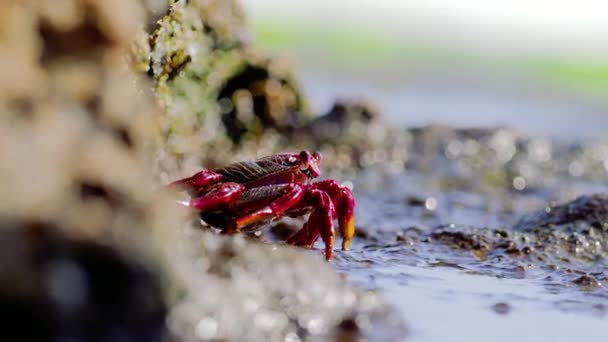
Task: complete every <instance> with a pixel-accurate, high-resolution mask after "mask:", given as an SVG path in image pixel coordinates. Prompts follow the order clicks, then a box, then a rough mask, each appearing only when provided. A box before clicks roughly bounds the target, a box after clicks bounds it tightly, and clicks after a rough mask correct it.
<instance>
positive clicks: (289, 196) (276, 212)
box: [234, 183, 306, 232]
mask: <svg viewBox="0 0 608 342" xmlns="http://www.w3.org/2000/svg"><path fill="white" fill-rule="evenodd" d="M305 193H306V191H305V189H304V188H303V187H302V185H300V184H295V183H293V184H289V185H288V186H287V187H286V188H285V193H283V194H282V195H281V196H280V197H279V198H277V199H276V200H274V201H273V202H272V203H270V204H269V205H267V206H266V207H264V208H262V209H260V210H257V211H254V212H253V213H251V214H248V215H245V216H242V217H239V218H237V219H236V221H235V226H234V230H235V232H238V231H240V230H241V229H242V228H243V227H246V226H249V225H251V224H253V223H256V222H259V221H263V220H266V219H269V218H275V217H279V216H281V215H282V214H283V213H284V212H285V211H287V210H289V209H290V208H291V207H293V206H294V205H296V204H297V203H298V202H300V200H301V199H302V197H303V196H304V194H305Z"/></svg>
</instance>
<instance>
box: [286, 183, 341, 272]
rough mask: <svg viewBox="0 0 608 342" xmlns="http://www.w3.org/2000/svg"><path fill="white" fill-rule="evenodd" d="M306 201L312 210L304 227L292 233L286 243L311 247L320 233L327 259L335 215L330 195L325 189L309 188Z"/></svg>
mask: <svg viewBox="0 0 608 342" xmlns="http://www.w3.org/2000/svg"><path fill="white" fill-rule="evenodd" d="M306 201H307V202H306V204H307V205H311V206H312V208H313V211H312V213H311V214H310V217H309V218H308V222H306V224H305V225H304V227H303V228H302V229H300V230H299V231H298V232H296V233H295V234H294V235H292V236H291V237H290V238H289V239H288V240H287V243H289V244H293V245H298V246H309V247H311V246H312V245H313V244H314V243H315V241H316V240H317V238H319V235H320V236H321V238H322V239H323V243H324V244H325V258H326V259H327V260H329V259H331V257H332V255H333V250H334V223H333V219H334V217H335V216H336V212H335V209H334V205H333V203H332V201H331V197H330V196H329V194H327V193H326V192H325V191H322V190H317V189H310V190H309V192H308V197H307V198H306Z"/></svg>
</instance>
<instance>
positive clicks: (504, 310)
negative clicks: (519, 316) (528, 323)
mask: <svg viewBox="0 0 608 342" xmlns="http://www.w3.org/2000/svg"><path fill="white" fill-rule="evenodd" d="M492 310H494V312H496V313H497V314H499V315H506V314H508V313H509V311H511V306H510V305H509V304H507V303H496V304H494V305H492Z"/></svg>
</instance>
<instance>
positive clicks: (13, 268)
mask: <svg viewBox="0 0 608 342" xmlns="http://www.w3.org/2000/svg"><path fill="white" fill-rule="evenodd" d="M160 279H161V277H160V274H159V273H158V271H157V270H154V269H153V268H151V267H150V266H149V265H148V263H144V262H143V261H142V260H141V259H140V258H138V257H137V256H135V255H125V254H124V253H122V252H120V251H119V250H117V249H115V248H112V247H110V246H104V245H102V244H99V243H97V242H94V241H89V240H86V239H72V238H69V237H68V236H66V235H65V233H63V232H62V231H61V230H60V229H59V228H58V227H56V226H55V225H54V224H51V223H42V222H26V221H20V220H13V219H1V220H0V318H1V319H2V322H3V324H4V329H3V332H2V333H3V336H13V337H16V336H19V340H23V341H58V340H72V341H108V340H116V339H122V340H125V339H126V340H129V341H142V342H143V341H159V342H160V341H165V340H166V339H167V337H168V330H167V328H166V326H165V319H166V317H165V316H166V313H167V305H166V304H165V299H164V293H163V291H162V287H161V280H160Z"/></svg>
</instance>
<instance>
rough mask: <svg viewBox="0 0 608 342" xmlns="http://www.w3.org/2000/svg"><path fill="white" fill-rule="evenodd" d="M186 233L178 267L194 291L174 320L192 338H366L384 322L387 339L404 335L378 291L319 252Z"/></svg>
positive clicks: (176, 308) (175, 327) (177, 328)
mask: <svg viewBox="0 0 608 342" xmlns="http://www.w3.org/2000/svg"><path fill="white" fill-rule="evenodd" d="M181 234H183V235H182V237H180V241H179V244H180V245H181V246H182V247H184V249H182V250H180V251H179V253H178V255H177V257H178V258H183V262H178V263H176V264H177V265H178V266H177V267H178V269H177V271H178V272H180V273H181V274H182V275H183V277H184V279H185V286H186V288H187V289H188V291H187V292H186V294H184V297H183V298H182V299H181V300H179V301H178V302H177V303H176V305H175V306H174V307H173V309H172V311H171V314H170V320H169V321H170V322H169V325H170V326H171V327H172V331H174V332H175V333H177V334H178V335H179V336H181V337H182V338H184V339H185V340H190V339H191V338H192V335H190V334H191V333H192V332H194V334H195V335H194V337H198V338H199V339H226V340H243V339H247V340H284V339H286V338H288V337H290V336H292V337H291V338H299V339H305V338H311V339H327V338H330V337H331V336H337V335H340V336H341V335H342V334H344V333H345V332H348V334H350V335H353V334H354V336H366V335H367V334H371V333H373V332H374V329H375V327H377V326H378V324H379V323H381V326H383V328H382V329H383V331H384V332H386V333H388V335H387V336H392V338H393V339H395V338H398V336H402V335H403V332H404V330H403V326H402V323H401V321H400V319H398V318H396V317H394V312H393V311H392V310H391V309H390V306H388V305H387V303H386V302H385V301H384V300H383V299H382V298H381V297H380V296H379V295H378V294H377V293H374V292H368V291H361V290H357V289H353V288H351V287H350V286H349V285H348V284H347V283H345V281H344V279H343V278H342V277H340V275H338V274H337V273H335V272H334V270H332V268H331V267H330V266H329V265H328V264H327V263H326V262H325V261H323V259H322V256H321V254H318V253H317V252H318V251H305V250H303V249H300V248H288V247H281V248H276V246H272V245H267V244H263V243H247V242H246V241H245V240H244V239H243V238H242V237H241V236H235V237H231V238H226V237H224V236H220V235H216V234H212V233H208V232H205V231H200V230H197V229H192V228H187V227H184V229H183V230H181ZM311 253H312V254H318V255H317V256H316V257H313V256H311V255H310V254H311ZM192 260H195V262H192ZM353 317H356V323H354V321H353ZM361 322H369V324H366V325H361ZM384 322H393V323H390V324H388V326H385V325H384Z"/></svg>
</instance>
